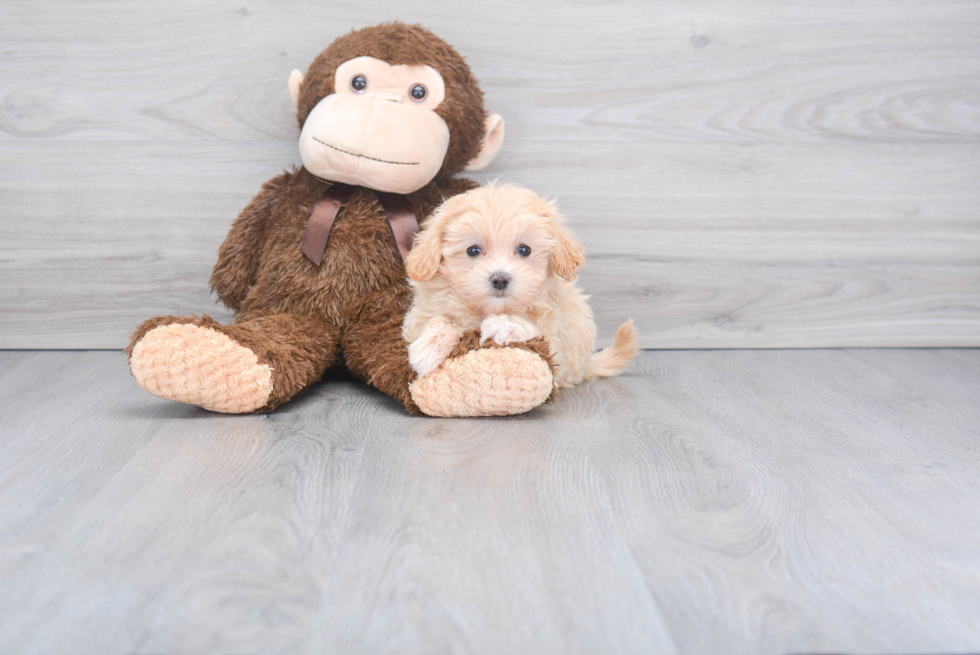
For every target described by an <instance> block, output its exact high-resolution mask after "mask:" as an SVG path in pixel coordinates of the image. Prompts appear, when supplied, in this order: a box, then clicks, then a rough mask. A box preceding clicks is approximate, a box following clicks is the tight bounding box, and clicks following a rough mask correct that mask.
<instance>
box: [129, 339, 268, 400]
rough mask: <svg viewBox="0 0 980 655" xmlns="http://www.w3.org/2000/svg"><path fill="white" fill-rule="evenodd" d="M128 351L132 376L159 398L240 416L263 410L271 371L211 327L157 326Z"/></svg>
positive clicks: (236, 343) (251, 353) (237, 344)
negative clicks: (129, 352)
mask: <svg viewBox="0 0 980 655" xmlns="http://www.w3.org/2000/svg"><path fill="white" fill-rule="evenodd" d="M131 348H132V350H131V355H130V359H129V367H130V370H131V371H132V372H133V377H135V378H136V382H137V383H139V385H140V386H141V387H143V389H145V390H146V391H149V392H150V393H152V394H153V395H155V396H159V397H160V398H165V399H167V400H176V401H177V402H182V403H190V404H191V405H198V406H199V407H203V408H204V409H209V410H211V411H212V412H223V413H226V414H242V413H246V412H253V411H255V410H257V409H260V408H262V407H264V406H265V405H266V404H267V403H268V402H269V398H270V397H271V396H272V369H271V368H270V367H269V366H268V365H267V364H260V363H259V361H258V357H257V356H256V355H255V353H253V352H252V351H251V350H249V349H248V348H246V347H245V346H243V345H241V344H239V343H238V342H236V341H234V340H233V339H232V338H231V337H229V336H227V335H225V334H222V333H221V332H218V331H217V330H215V329H214V328H211V327H202V326H200V325H193V324H186V323H184V324H181V323H171V324H169V325H160V326H159V327H155V328H153V329H151V330H149V331H148V332H146V333H145V334H144V335H143V336H142V337H141V338H140V339H139V341H137V342H136V343H135V344H134V345H133V346H132V347H131Z"/></svg>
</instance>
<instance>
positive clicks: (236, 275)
mask: <svg viewBox="0 0 980 655" xmlns="http://www.w3.org/2000/svg"><path fill="white" fill-rule="evenodd" d="M361 55H370V56H374V57H377V58H378V59H383V60H385V61H387V62H389V63H391V64H428V65H430V66H432V67H433V68H435V69H436V70H437V71H439V73H440V74H441V75H442V76H443V78H444V80H445V83H446V98H445V101H444V102H443V103H442V104H441V105H440V106H439V107H438V108H437V109H436V112H437V113H439V115H440V116H442V118H443V119H444V120H445V121H446V123H447V125H448V126H449V128H450V135H451V140H450V145H449V149H448V151H447V154H446V157H445V160H444V162H443V166H442V169H441V170H440V172H439V173H438V175H437V176H436V178H435V179H434V180H433V181H432V182H430V183H429V184H428V185H426V186H425V187H423V188H422V189H420V190H418V191H416V192H415V193H412V194H410V195H409V196H408V199H409V203H410V204H411V206H412V208H413V209H414V211H415V214H416V217H417V218H418V219H419V222H420V223H422V222H423V221H424V219H425V217H427V216H428V215H429V214H430V213H431V212H432V210H434V209H435V207H436V206H437V205H438V204H439V203H440V202H442V201H443V200H444V199H446V198H449V197H451V196H453V195H456V194H458V193H462V192H464V191H467V190H469V189H472V188H474V187H475V186H476V184H475V183H473V182H472V181H470V180H467V179H461V178H455V179H454V178H453V177H452V176H453V175H455V174H456V173H459V172H460V171H462V169H463V167H464V166H465V165H466V163H467V162H468V161H469V160H470V159H472V158H473V157H474V156H475V155H476V154H477V152H478V151H479V149H480V144H481V141H482V137H483V132H484V129H485V128H484V124H485V123H484V122H485V119H486V112H485V110H484V107H483V95H482V92H481V91H480V89H479V87H478V86H477V83H476V80H475V79H474V78H473V76H472V74H471V73H470V71H469V68H468V67H467V65H466V63H465V62H464V61H463V59H462V57H460V56H459V55H458V54H457V53H456V51H455V50H453V49H452V48H451V47H450V46H449V45H447V44H446V43H445V42H443V41H442V40H441V39H439V38H438V37H436V36H435V35H434V34H432V33H431V32H429V31H427V30H425V29H423V28H421V27H418V26H407V25H403V24H400V23H393V24H388V25H381V26H378V27H371V28H366V29H363V30H360V31H356V32H352V33H350V34H348V35H346V36H343V37H341V38H340V39H338V40H337V41H336V42H334V43H333V44H332V45H331V46H330V47H329V48H327V50H325V51H324V52H323V53H322V54H321V55H320V56H318V57H317V58H316V60H315V61H314V62H313V64H312V65H311V66H310V70H309V72H308V73H307V75H306V77H305V78H304V81H303V83H302V86H301V88H300V96H299V101H298V103H297V118H298V120H299V123H300V126H302V124H303V122H304V120H305V119H306V117H307V115H308V114H309V112H310V111H311V110H312V108H313V107H314V106H315V105H316V104H317V102H319V100H320V99H322V98H323V97H324V96H325V95H328V94H329V93H332V92H333V90H334V89H333V75H334V70H335V69H336V67H337V66H338V65H339V64H341V63H343V62H344V61H346V60H349V59H351V58H353V57H356V56H361ZM328 188H329V183H327V182H323V181H321V180H319V179H317V178H315V177H314V176H313V175H311V174H310V173H309V172H308V171H306V170H305V169H303V168H301V169H298V170H294V171H292V172H287V173H284V174H282V175H279V176H278V177H275V178H273V179H271V180H269V181H268V182H266V183H265V184H264V185H263V188H262V191H261V192H260V193H259V194H258V195H257V196H256V197H255V199H254V200H252V202H251V203H250V204H249V205H248V206H247V207H246V208H245V210H244V211H243V212H242V213H241V215H240V216H239V217H238V219H237V220H236V221H235V223H234V225H233V226H232V228H231V232H230V233H229V235H228V237H227V238H226V240H225V242H224V244H223V245H222V246H221V248H220V250H219V253H218V263H217V265H216V266H215V268H214V272H213V274H212V276H211V286H212V288H213V289H214V290H215V291H216V292H217V293H218V295H219V297H220V298H221V300H222V301H223V302H224V303H225V304H226V305H228V306H229V307H231V308H232V309H235V310H236V311H237V312H238V315H237V317H236V320H235V322H234V323H233V324H231V325H221V324H219V323H217V322H216V321H214V320H213V319H212V318H210V317H209V316H207V315H205V316H201V317H177V316H161V317H158V318H153V319H150V320H148V321H146V322H144V323H143V324H142V325H141V326H140V327H139V328H138V329H137V331H136V333H135V334H134V335H133V337H132V340H131V343H130V345H129V347H128V348H127V354H128V355H130V356H132V351H133V348H134V346H135V345H136V344H137V342H139V340H140V339H141V338H142V337H143V336H144V335H145V334H146V333H147V332H149V331H150V330H152V329H153V328H156V327H159V326H163V325H169V324H174V323H181V324H188V323H189V324H194V325H198V326H202V327H207V328H211V329H213V330H215V331H217V332H221V333H223V334H225V335H227V336H228V337H230V338H231V339H233V340H234V341H235V342H237V343H239V344H241V345H243V346H245V347H247V348H249V349H251V350H252V352H254V353H255V354H256V355H257V357H258V360H259V362H260V363H261V364H267V365H269V366H270V367H271V368H272V382H273V392H272V396H271V397H270V398H269V401H268V403H267V404H266V405H265V406H264V407H262V408H261V409H260V410H259V411H270V410H272V409H274V408H276V407H277V406H279V405H280V404H282V403H283V402H285V401H287V400H289V399H290V398H292V397H294V396H295V395H296V394H298V393H299V392H301V391H302V390H304V389H305V388H306V387H308V386H309V385H311V384H312V383H314V382H316V381H317V380H319V379H320V377H322V375H323V373H324V372H325V371H326V370H327V369H328V368H330V367H332V366H334V365H339V364H342V365H344V366H346V367H347V369H348V370H349V371H350V372H351V373H352V374H353V375H355V376H356V377H358V378H360V379H363V380H365V381H366V382H368V383H369V384H371V385H372V386H374V387H376V388H377V389H380V390H381V391H383V392H385V393H387V394H388V395H390V396H392V397H393V398H395V399H396V400H398V401H399V402H400V403H402V404H403V405H404V406H405V407H406V409H408V411H410V412H412V413H414V414H419V413H420V412H419V409H418V407H417V406H416V404H415V403H414V402H413V401H412V398H411V395H410V393H409V386H408V385H409V382H410V381H411V380H412V378H413V377H414V372H413V371H412V370H411V367H410V366H409V363H408V353H407V345H406V343H405V342H404V340H403V339H402V336H401V325H402V320H403V318H404V315H405V312H406V311H407V309H408V305H409V300H410V298H409V294H410V290H409V287H408V284H407V282H406V275H405V267H404V264H403V262H402V259H401V256H400V254H399V252H398V247H397V245H396V243H395V239H394V237H393V235H392V232H391V227H390V226H389V224H388V220H387V217H386V215H385V213H384V210H383V209H382V208H381V205H380V203H379V202H378V200H377V198H376V196H375V194H374V193H373V192H372V191H369V190H367V189H364V188H358V189H357V190H356V191H355V192H354V194H353V196H352V197H351V198H350V200H349V202H348V203H347V204H346V205H345V206H344V208H343V209H342V210H341V212H340V213H339V215H338V216H337V219H336V221H335V223H334V225H333V228H332V231H331V233H330V239H329V242H328V245H327V249H326V252H325V253H324V258H323V262H322V263H321V265H320V266H316V265H314V264H313V263H312V262H310V261H309V260H308V259H307V258H306V257H305V256H304V255H303V254H302V253H301V252H300V244H301V242H302V239H303V234H304V231H305V229H306V225H307V221H308V220H309V218H310V215H311V213H312V211H313V207H314V205H315V204H316V202H317V201H318V200H319V199H320V198H321V197H322V196H323V194H324V192H325V191H326V190H327V189H328ZM538 350H539V351H540V352H541V353H542V355H543V356H544V354H546V353H547V351H548V349H547V347H543V348H538ZM457 354H462V353H457Z"/></svg>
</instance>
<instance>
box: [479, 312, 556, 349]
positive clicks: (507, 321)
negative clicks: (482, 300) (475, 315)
mask: <svg viewBox="0 0 980 655" xmlns="http://www.w3.org/2000/svg"><path fill="white" fill-rule="evenodd" d="M540 336H541V332H540V331H539V330H538V328H536V327H535V326H534V324H533V323H531V321H529V320H527V319H526V318H524V317H523V316H509V315H507V314H494V315H493V316H487V317H486V318H485V319H483V323H481V324H480V344H481V345H482V344H483V343H485V342H486V341H487V339H493V340H494V342H495V343H497V344H498V345H501V346H506V345H507V344H509V343H515V342H524V341H530V340H531V339H534V338H535V337H540Z"/></svg>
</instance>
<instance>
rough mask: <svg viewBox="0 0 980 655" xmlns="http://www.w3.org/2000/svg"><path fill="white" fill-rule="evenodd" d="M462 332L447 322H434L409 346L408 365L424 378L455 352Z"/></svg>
mask: <svg viewBox="0 0 980 655" xmlns="http://www.w3.org/2000/svg"><path fill="white" fill-rule="evenodd" d="M461 335H462V332H461V331H460V330H459V328H456V327H454V326H452V325H450V324H449V322H447V321H434V322H433V323H431V324H430V325H428V326H427V327H426V328H425V330H423V331H422V334H421V335H420V336H419V338H418V339H416V340H415V341H413V342H412V343H410V344H408V363H409V364H410V365H411V366H412V370H414V371H415V372H416V373H418V374H419V377H424V376H426V375H428V374H429V373H431V372H432V371H434V370H436V369H437V368H439V365H440V364H442V363H443V362H444V361H445V360H446V358H447V357H449V353H451V352H452V351H453V348H455V347H456V344H457V343H459V338H460V336H461Z"/></svg>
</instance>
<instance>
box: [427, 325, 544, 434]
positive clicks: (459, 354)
mask: <svg viewBox="0 0 980 655" xmlns="http://www.w3.org/2000/svg"><path fill="white" fill-rule="evenodd" d="M478 343H479V333H470V334H468V335H466V336H464V338H463V339H462V340H461V341H460V344H459V345H458V346H457V347H456V350H454V351H453V354H452V355H450V357H449V358H448V359H447V360H446V361H445V362H443V364H442V366H440V367H439V368H437V369H436V370H435V371H433V372H431V373H429V374H428V375H426V376H424V377H421V378H418V379H417V380H415V381H414V382H412V384H411V385H410V386H409V391H410V392H411V394H412V400H414V401H415V404H417V405H418V407H419V409H420V410H422V412H423V413H425V414H428V415H429V416H508V415H511V414H523V413H524V412H527V411H530V410H532V409H534V408H535V407H537V406H538V405H541V404H542V403H544V402H545V401H547V400H548V399H549V398H551V397H552V395H553V394H555V393H556V388H555V381H554V380H555V376H554V371H553V365H552V363H551V358H550V356H549V355H548V346H547V343H546V342H545V341H544V340H543V339H534V340H532V341H529V342H527V343H522V344H514V345H513V346H510V347H499V346H495V345H493V344H492V343H489V342H488V343H487V345H486V346H484V347H475V346H477V344H478Z"/></svg>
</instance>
